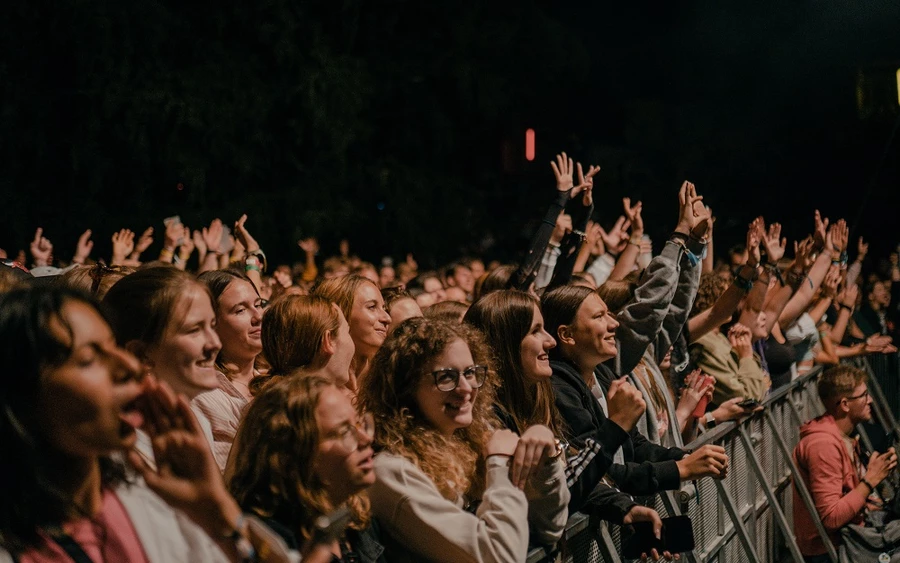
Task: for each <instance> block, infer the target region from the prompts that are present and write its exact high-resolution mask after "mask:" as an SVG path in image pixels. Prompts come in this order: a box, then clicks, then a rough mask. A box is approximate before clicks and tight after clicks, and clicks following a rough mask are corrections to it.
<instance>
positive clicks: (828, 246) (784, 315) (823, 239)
mask: <svg viewBox="0 0 900 563" xmlns="http://www.w3.org/2000/svg"><path fill="white" fill-rule="evenodd" d="M815 224H816V230H815V235H814V242H815V249H817V250H818V251H819V255H818V256H817V257H816V260H815V262H813V265H812V268H810V270H809V273H808V274H807V275H806V279H805V281H806V282H807V283H801V284H800V286H799V287H798V288H797V291H796V292H795V293H794V296H793V297H791V299H790V301H788V304H787V305H786V306H785V308H784V310H783V311H782V312H781V315H780V316H779V317H778V322H779V323H780V324H781V326H782V327H788V326H790V325H791V324H792V323H793V322H794V321H796V320H797V318H798V317H799V316H800V315H802V314H803V311H805V310H806V309H807V307H809V303H810V301H812V298H813V297H814V296H815V294H816V290H817V289H818V288H819V285H820V284H821V283H822V280H824V279H825V274H827V273H828V269H829V268H830V267H831V261H832V258H833V257H834V251H835V246H834V241H833V239H834V237H835V235H841V236H842V235H843V232H845V230H846V228H847V226H846V223H845V222H844V220H843V219H841V220H840V221H838V223H837V224H836V228H832V229H828V219H825V220H822V217H821V216H820V215H819V211H818V210H816V216H815ZM839 224H843V225H841V226H838V225H839ZM826 229H827V231H826ZM795 267H796V266H795Z"/></svg>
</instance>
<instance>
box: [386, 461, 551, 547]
mask: <svg viewBox="0 0 900 563" xmlns="http://www.w3.org/2000/svg"><path fill="white" fill-rule="evenodd" d="M375 475H376V477H377V478H376V480H375V484H374V485H372V487H371V488H370V489H369V498H370V499H371V502H372V512H373V514H374V516H375V517H376V518H377V519H378V521H379V523H380V524H381V525H382V526H383V529H384V530H385V531H386V532H387V533H388V535H390V536H391V538H393V539H394V540H395V541H396V542H397V543H398V544H400V545H401V546H403V547H404V548H405V549H406V550H407V551H408V553H409V556H408V557H407V558H405V560H407V561H423V560H427V561H446V562H447V563H467V562H470V563H500V562H509V563H520V562H522V561H525V557H526V556H527V555H528V500H527V498H526V496H525V493H524V492H522V491H520V490H519V489H517V488H516V487H514V486H513V484H512V483H511V482H510V480H509V467H508V465H507V458H504V457H500V456H493V457H490V458H488V460H487V480H486V484H487V487H486V489H485V492H484V495H483V496H482V498H481V505H480V506H479V507H478V511H477V513H476V514H472V513H471V512H467V511H466V510H464V509H463V504H464V499H463V498H462V497H460V498H458V499H457V500H456V502H451V501H449V500H447V499H445V498H444V497H443V496H442V495H441V493H440V492H439V491H438V489H437V487H436V486H435V484H434V482H432V480H431V479H430V478H429V477H428V476H427V475H425V473H424V472H422V470H420V469H419V468H418V467H416V466H415V464H413V463H412V462H411V461H409V460H407V459H405V458H403V457H400V456H397V455H393V454H388V453H380V454H378V455H377V456H375ZM559 482H560V483H561V486H562V488H563V489H565V479H564V478H561V479H560V480H559ZM566 492H568V490H567V489H566ZM563 525H565V524H563Z"/></svg>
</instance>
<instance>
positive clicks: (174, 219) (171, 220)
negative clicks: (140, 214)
mask: <svg viewBox="0 0 900 563" xmlns="http://www.w3.org/2000/svg"><path fill="white" fill-rule="evenodd" d="M180 224H181V216H180V215H172V216H171V217H166V218H165V219H163V225H164V226H165V227H168V226H169V225H180Z"/></svg>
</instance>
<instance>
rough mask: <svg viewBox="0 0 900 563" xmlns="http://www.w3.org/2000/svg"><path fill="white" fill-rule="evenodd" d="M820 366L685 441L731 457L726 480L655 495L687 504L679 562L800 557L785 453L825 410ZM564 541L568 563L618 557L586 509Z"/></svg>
mask: <svg viewBox="0 0 900 563" xmlns="http://www.w3.org/2000/svg"><path fill="white" fill-rule="evenodd" d="M820 372H821V368H816V369H814V370H813V371H811V372H810V373H808V374H806V375H805V376H803V377H801V378H799V379H796V380H795V381H793V382H791V384H790V385H787V386H785V387H782V388H780V389H777V390H775V391H774V392H773V393H771V394H770V395H769V397H767V398H766V400H765V401H764V402H763V406H764V409H763V410H762V411H761V412H758V413H756V414H754V415H752V416H750V417H749V418H747V419H745V420H744V421H742V422H741V423H740V424H737V423H734V422H730V423H726V424H722V425H719V426H717V427H716V428H715V429H713V430H711V431H709V432H706V433H704V434H702V435H701V436H699V437H698V438H697V439H696V440H694V441H693V442H691V443H690V444H689V445H688V446H686V447H687V448H690V449H696V448H698V447H700V446H702V445H704V444H718V445H721V446H723V447H724V448H725V450H726V451H727V453H728V456H729V460H730V461H729V468H728V476H727V478H726V479H724V480H716V479H712V478H706V479H701V480H699V481H698V482H696V483H695V485H696V488H694V486H693V484H692V485H687V486H686V487H685V489H683V491H674V492H668V493H666V494H663V495H659V496H658V497H657V498H658V502H657V507H656V508H657V511H658V512H659V513H660V515H661V516H662V517H666V516H675V515H679V514H681V513H682V512H681V507H682V506H684V505H685V504H686V505H687V512H686V514H687V515H688V516H689V517H690V519H691V522H692V524H693V528H694V539H695V541H696V548H695V550H694V551H693V552H692V553H688V554H684V555H683V556H682V560H683V561H688V562H689V563H694V562H696V563H707V562H715V563H720V562H721V563H733V562H734V563H744V562H747V563H757V562H764V561H765V562H776V561H785V560H793V561H798V562H802V561H803V558H802V556H801V554H800V550H799V548H798V546H797V541H796V539H795V536H794V525H793V520H794V518H793V501H794V498H793V490H792V483H794V482H801V483H802V480H801V478H800V475H799V472H798V469H797V467H796V465H795V464H794V462H793V458H792V456H791V454H792V452H793V449H794V446H796V445H797V442H798V441H799V440H800V426H801V425H802V424H803V423H805V422H806V421H808V420H810V419H812V418H814V417H816V416H819V415H821V414H822V413H823V412H824V407H823V405H822V403H821V401H820V400H819V397H818V393H817V391H816V379H817V377H818V375H819V373H820ZM869 389H870V392H871V395H872V399H873V406H874V408H873V411H874V412H875V416H876V418H877V420H878V422H879V423H880V424H881V425H882V427H883V428H884V429H885V431H886V432H888V433H890V432H895V431H896V430H897V422H896V419H895V417H894V416H893V413H892V409H891V408H890V406H889V404H888V403H887V401H886V398H885V394H884V393H883V392H882V389H881V387H880V385H879V381H878V378H874V377H873V378H870V380H869ZM894 435H898V434H894ZM863 438H864V439H865V436H863ZM798 494H799V495H800V498H801V500H802V501H803V503H804V504H805V505H806V507H807V510H808V511H810V513H811V515H812V518H813V521H814V523H815V524H816V527H817V529H818V531H819V534H820V536H822V537H824V538H826V540H825V545H826V547H827V548H828V550H829V555H830V556H831V558H832V560H833V561H835V563H836V562H837V551H836V549H835V547H834V546H833V545H832V544H831V542H830V541H828V539H827V534H826V532H825V528H824V527H823V526H822V523H821V521H820V520H819V518H818V516H817V513H816V511H815V507H814V505H813V501H812V497H811V495H810V494H809V491H807V489H806V487H805V486H802V485H801V486H800V487H798ZM562 544H563V547H562V551H561V553H562V555H561V560H562V561H564V562H566V563H570V562H571V563H583V562H584V563H600V562H606V563H620V562H621V561H622V559H621V557H620V556H619V553H621V551H620V545H621V544H620V540H619V530H618V526H615V525H610V524H607V523H605V522H601V521H599V519H597V518H596V517H593V516H590V515H585V514H580V513H576V514H573V515H572V516H571V517H570V518H569V523H568V526H567V528H566V533H565V536H564V540H563V542H562ZM546 558H547V555H546V554H545V553H544V552H543V551H542V550H534V551H532V552H531V553H530V554H529V557H528V559H527V561H528V562H529V563H537V562H539V561H546V560H547V559H546Z"/></svg>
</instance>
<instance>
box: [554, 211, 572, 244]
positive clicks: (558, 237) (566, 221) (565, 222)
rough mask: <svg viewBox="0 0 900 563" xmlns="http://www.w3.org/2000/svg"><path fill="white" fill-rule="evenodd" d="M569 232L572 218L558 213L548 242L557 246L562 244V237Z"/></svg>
mask: <svg viewBox="0 0 900 563" xmlns="http://www.w3.org/2000/svg"><path fill="white" fill-rule="evenodd" d="M571 232H572V216H571V215H567V214H565V213H560V214H559V216H558V217H557V218H556V226H555V227H553V232H552V233H550V242H551V243H553V244H555V245H557V246H559V243H560V242H562V239H563V237H565V236H566V234H567V233H571Z"/></svg>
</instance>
